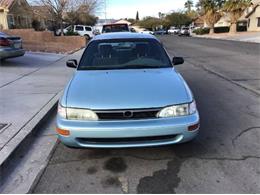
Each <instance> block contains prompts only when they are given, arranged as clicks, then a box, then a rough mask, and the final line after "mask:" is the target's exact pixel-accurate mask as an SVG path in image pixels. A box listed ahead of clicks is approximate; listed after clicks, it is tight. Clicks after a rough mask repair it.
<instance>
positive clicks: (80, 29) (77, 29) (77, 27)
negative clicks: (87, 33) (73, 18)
mask: <svg viewBox="0 0 260 195" xmlns="http://www.w3.org/2000/svg"><path fill="white" fill-rule="evenodd" d="M75 30H76V31H84V28H83V26H76V29H75Z"/></svg>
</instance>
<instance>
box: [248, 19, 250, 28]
mask: <svg viewBox="0 0 260 195" xmlns="http://www.w3.org/2000/svg"><path fill="white" fill-rule="evenodd" d="M249 27H250V19H248V28H249Z"/></svg>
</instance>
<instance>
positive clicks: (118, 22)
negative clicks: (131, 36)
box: [115, 20, 132, 26]
mask: <svg viewBox="0 0 260 195" xmlns="http://www.w3.org/2000/svg"><path fill="white" fill-rule="evenodd" d="M115 24H127V25H128V26H131V25H132V23H131V22H128V21H127V20H118V21H116V22H115Z"/></svg>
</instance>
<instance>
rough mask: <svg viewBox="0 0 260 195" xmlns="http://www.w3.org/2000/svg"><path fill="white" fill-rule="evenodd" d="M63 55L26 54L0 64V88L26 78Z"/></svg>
mask: <svg viewBox="0 0 260 195" xmlns="http://www.w3.org/2000/svg"><path fill="white" fill-rule="evenodd" d="M64 56H65V55H61V54H51V53H32V52H27V53H26V54H25V56H23V57H18V58H12V59H7V60H5V61H2V62H0V68H1V70H0V87H3V86H6V85H8V84H10V83H12V82H15V81H17V80H19V79H21V78H22V77H24V76H28V75H30V74H32V73H34V72H35V71H37V70H39V69H40V68H44V67H45V66H46V65H48V64H50V63H54V62H55V61H57V60H59V59H60V58H62V57H64Z"/></svg>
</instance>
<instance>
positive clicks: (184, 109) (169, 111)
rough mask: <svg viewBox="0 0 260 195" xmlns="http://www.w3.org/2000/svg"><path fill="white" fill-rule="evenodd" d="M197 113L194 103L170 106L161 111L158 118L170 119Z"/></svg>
mask: <svg viewBox="0 0 260 195" xmlns="http://www.w3.org/2000/svg"><path fill="white" fill-rule="evenodd" d="M196 112H197V107H196V103H195V101H193V102H192V103H190V104H181V105H176V106H170V107H167V108H164V109H162V110H161V111H160V112H159V113H158V117H159V118H170V117H178V116H187V115H191V114H194V113H196Z"/></svg>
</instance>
